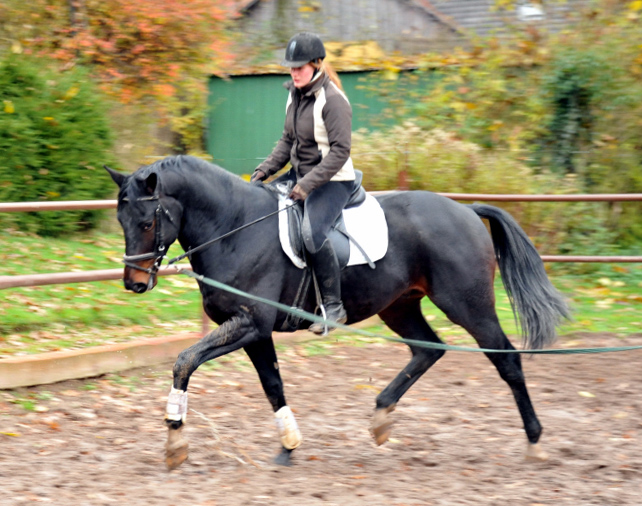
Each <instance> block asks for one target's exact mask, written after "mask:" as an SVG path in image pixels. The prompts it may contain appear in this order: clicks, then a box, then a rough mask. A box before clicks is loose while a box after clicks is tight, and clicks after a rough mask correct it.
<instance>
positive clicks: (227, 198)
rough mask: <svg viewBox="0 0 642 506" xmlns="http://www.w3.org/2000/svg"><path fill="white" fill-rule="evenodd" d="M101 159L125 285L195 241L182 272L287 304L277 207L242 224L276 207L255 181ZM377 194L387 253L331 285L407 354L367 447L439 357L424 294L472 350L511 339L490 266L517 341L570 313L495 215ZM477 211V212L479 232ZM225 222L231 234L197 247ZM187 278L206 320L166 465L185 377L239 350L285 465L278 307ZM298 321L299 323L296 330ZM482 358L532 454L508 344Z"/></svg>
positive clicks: (171, 422) (177, 379)
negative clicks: (504, 388) (264, 402)
mask: <svg viewBox="0 0 642 506" xmlns="http://www.w3.org/2000/svg"><path fill="white" fill-rule="evenodd" d="M105 168H106V169H107V170H108V172H109V174H110V175H111V177H112V179H113V181H114V182H115V183H116V184H117V185H118V186H119V188H120V190H119V193H118V205H117V217H118V220H119V222H120V224H121V226H122V229H123V232H124V237H125V256H124V262H125V269H124V276H123V280H124V286H125V288H126V289H127V290H131V291H133V292H135V293H144V292H146V291H149V290H151V289H153V287H154V286H155V285H156V282H157V277H156V272H157V269H158V266H159V264H160V262H161V261H162V259H163V258H164V256H165V253H166V251H167V249H168V248H169V246H170V245H171V244H172V243H173V242H174V241H176V240H178V242H179V243H180V245H181V247H182V248H183V250H184V251H185V252H190V251H191V250H194V251H193V252H192V253H191V254H189V259H190V263H191V267H192V269H193V271H194V272H195V273H197V274H199V275H203V276H205V277H207V278H210V279H214V280H217V281H219V282H221V283H225V284H227V285H229V286H231V287H234V288H236V289H238V290H242V291H245V292H249V293H252V294H254V295H256V296H259V297H262V298H264V299H270V300H272V301H279V302H281V303H284V304H288V305H291V304H292V302H293V301H294V300H295V297H296V296H297V293H296V292H297V289H298V287H299V285H300V281H301V278H302V270H301V269H299V268H297V267H295V266H294V264H293V263H292V261H291V260H290V259H289V258H288V257H287V256H286V255H285V254H284V253H283V250H282V248H281V245H280V242H279V238H278V215H276V214H273V215H272V216H269V217H268V218H266V219H264V220H263V221H262V222H260V223H257V224H256V225H253V226H251V227H247V228H243V227H242V225H244V224H247V223H250V222H253V221H254V220H259V219H260V218H262V217H266V216H268V215H270V213H276V209H277V200H276V199H275V197H274V194H273V193H272V192H270V191H266V189H265V187H264V185H263V183H258V184H257V183H248V182H246V181H244V180H243V179H242V178H241V177H239V176H237V175H234V174H231V173H230V172H227V171H226V170H225V169H223V168H221V167H219V166H216V165H214V164H212V163H209V162H206V161H204V160H201V159H199V158H195V157H191V156H185V155H181V156H172V157H167V158H164V159H161V160H159V161H156V162H154V163H152V164H150V165H146V166H143V167H140V168H139V169H138V170H137V171H136V172H134V173H133V174H131V175H125V174H122V173H120V172H117V171H115V170H113V169H110V168H109V167H105ZM376 199H377V200H378V201H379V203H380V205H381V207H382V209H383V211H384V214H385V217H386V220H387V223H388V239H389V246H388V250H387V252H386V254H385V256H384V257H383V258H381V259H380V260H378V261H377V262H376V263H375V269H374V270H373V269H372V268H371V267H369V266H368V265H354V266H350V267H346V268H345V269H344V270H343V271H342V272H341V292H342V299H343V303H344V306H345V309H346V311H347V314H348V321H347V324H348V325H349V324H352V323H355V322H359V321H362V320H365V319H367V318H369V317H371V316H373V315H379V317H380V318H381V320H382V321H383V322H384V323H385V324H386V325H387V326H388V327H389V328H390V329H391V330H392V331H394V332H395V333H396V334H398V335H399V336H400V337H401V338H403V339H408V340H411V343H409V348H410V352H411V356H410V361H409V362H408V364H407V365H406V366H405V367H404V368H403V370H402V371H400V372H399V374H398V375H397V376H396V377H395V378H394V379H393V380H392V381H391V382H390V384H389V385H388V386H387V387H386V388H385V389H384V390H382V391H381V392H380V393H379V395H378V396H377V397H376V404H375V407H374V415H373V418H372V424H371V427H370V431H371V433H372V435H373V437H374V438H375V441H376V443H377V444H383V443H385V442H386V441H387V439H388V438H389V435H390V432H391V426H392V418H391V416H390V413H391V412H392V411H393V410H394V409H395V406H396V405H397V403H398V402H399V400H400V399H401V397H402V396H403V395H404V393H405V392H406V391H407V390H408V389H409V388H410V387H411V386H412V385H413V384H414V383H415V382H416V381H417V380H418V379H419V378H420V377H421V376H422V375H423V374H424V373H425V372H426V371H427V370H428V369H429V368H430V367H431V366H432V365H433V364H435V363H436V362H437V361H438V360H439V359H440V358H441V357H442V356H443V355H444V353H445V351H444V350H441V349H434V348H427V347H422V346H420V345H419V344H418V343H417V341H422V342H427V343H443V341H441V339H440V338H439V337H438V336H437V334H436V332H435V331H434V330H433V329H432V328H431V326H430V324H429V323H428V322H427V321H426V319H425V318H424V316H423V314H422V311H421V301H422V299H423V298H424V297H428V298H429V299H430V300H431V301H432V303H433V304H434V305H435V306H436V307H437V308H439V309H440V310H441V311H442V312H443V313H444V314H445V315H446V316H447V317H448V319H450V321H452V322H453V323H455V324H457V325H459V326H461V327H462V328H463V329H465V330H466V331H467V332H468V333H470V335H471V336H472V337H473V338H474V339H475V340H476V341H477V343H478V344H479V346H480V347H482V348H485V349H493V350H514V349H515V348H514V347H513V345H512V344H511V342H510V341H509V340H508V338H507V337H506V334H505V333H504V331H503V330H502V328H501V326H500V324H499V320H498V317H497V313H496V311H495V293H494V277H495V271H496V268H497V266H499V271H500V274H501V277H502V281H503V283H504V286H505V288H506V291H507V293H508V295H509V299H510V301H511V305H512V307H513V312H514V314H515V317H516V321H517V322H518V323H519V326H520V328H521V332H522V337H523V341H524V346H525V347H526V348H527V349H539V348H543V347H545V346H547V345H549V344H550V343H552V342H553V341H554V340H555V338H556V327H557V326H558V325H559V324H560V323H561V322H562V320H563V319H564V318H569V309H568V306H567V303H566V300H565V299H564V297H563V296H562V294H561V293H560V292H558V291H557V290H556V289H555V288H554V287H553V285H552V284H551V282H550V280H549V278H548V276H547V274H546V271H545V269H544V265H543V263H542V260H541V258H540V256H539V255H538V253H537V251H536V249H535V247H534V245H533V243H532V242H531V241H530V239H529V238H528V236H527V235H526V234H525V232H524V231H523V230H522V229H521V227H520V226H519V225H518V224H517V222H516V221H515V220H514V219H513V218H512V216H511V215H510V214H509V213H507V212H506V211H504V210H502V209H500V208H497V207H494V206H490V205H484V204H461V203H458V202H455V201H453V200H451V199H448V198H446V197H444V196H440V195H437V194H435V193H432V192H426V191H394V192H386V193H383V194H380V195H376ZM482 218H484V219H486V220H488V222H489V230H490V233H489V230H488V229H487V228H486V226H485V224H484V221H482ZM237 228H241V230H239V231H238V232H236V233H234V234H230V235H227V236H225V237H224V238H223V239H222V240H220V241H216V242H212V243H211V244H205V243H206V242H209V241H210V240H212V239H213V238H217V237H221V236H224V235H225V234H228V233H229V232H231V231H232V230H235V229H237ZM199 245H203V246H204V247H202V248H198V246H199ZM199 288H200V291H201V294H202V298H203V306H204V310H205V312H206V314H207V315H208V316H209V317H210V318H211V319H212V320H213V321H214V322H215V323H217V324H218V326H217V327H216V328H215V329H214V330H213V331H211V332H209V333H208V334H207V335H205V336H204V337H202V338H201V339H200V340H199V341H198V342H197V343H196V344H194V345H193V346H190V347H189V348H187V349H185V350H184V351H182V352H181V353H180V354H179V355H178V357H177V359H176V362H175V364H174V367H173V386H172V388H171V391H170V394H169V397H168V403H167V414H166V416H165V422H166V424H167V428H168V437H167V444H166V465H167V467H168V468H169V469H174V468H175V467H177V466H179V465H180V464H181V463H182V462H184V461H185V459H186V458H187V457H188V446H189V445H188V441H187V438H186V436H185V435H184V434H183V429H184V427H185V426H186V416H185V415H186V413H187V388H188V383H189V380H190V376H191V375H192V374H193V373H194V371H196V369H197V368H198V367H199V366H200V365H201V364H203V363H205V362H207V361H209V360H213V359H216V358H217V357H220V356H223V355H226V354H228V353H231V352H233V351H236V350H239V349H241V348H243V349H244V350H245V352H246V353H247V355H248V356H249V358H250V360H251V362H252V364H253V365H254V367H255V368H256V371H257V373H258V375H259V379H260V382H261V385H262V387H263V390H264V392H265V395H266V397H267V399H268V401H269V403H270V405H271V406H272V409H273V411H274V413H275V418H276V422H277V428H278V432H279V436H280V442H281V447H280V452H279V453H278V455H277V456H276V458H275V462H276V463H277V464H281V465H291V464H292V461H291V459H292V452H293V450H294V449H295V448H296V447H297V446H298V445H299V444H300V442H301V434H300V431H299V429H298V426H297V424H296V420H295V418H294V415H293V414H292V411H291V409H290V407H289V406H288V405H287V403H286V399H285V395H284V390H283V382H282V380H281V376H280V373H279V365H278V360H277V355H276V352H275V348H274V342H273V338H272V333H273V332H274V331H275V330H277V329H281V328H282V325H283V323H284V321H285V319H286V317H287V315H286V313H285V312H284V311H281V310H279V309H277V308H275V307H272V306H270V305H267V304H265V303H262V302H257V301H254V300H253V299H252V300H250V299H248V298H246V297H243V296H241V295H236V294H234V293H230V292H228V291H225V290H221V289H220V288H216V287H213V286H211V285H208V284H206V283H204V282H202V281H199ZM309 291H310V292H311V293H309V294H307V295H306V297H305V298H304V300H303V303H302V305H301V308H302V309H304V310H306V311H311V312H313V311H314V309H315V306H316V300H315V296H314V290H309ZM309 324H310V322H306V321H301V322H300V323H299V325H298V328H306V327H307V326H308V325H309ZM407 344H408V343H407ZM486 356H487V357H488V359H489V360H490V361H491V362H492V364H493V365H494V366H495V367H496V368H497V371H498V372H499V375H500V377H501V378H502V379H503V380H504V381H505V382H506V383H507V384H508V386H509V387H510V389H511V391H512V394H513V396H514V399H515V402H516V404H517V408H518V411H519V413H520V415H521V418H522V422H523V425H524V431H525V433H526V438H527V446H526V454H525V457H526V458H527V459H533V460H545V459H546V458H547V455H546V452H545V451H544V449H543V448H542V447H541V443H540V436H541V434H542V426H541V424H540V422H539V420H538V418H537V415H536V413H535V410H534V408H533V405H532V403H531V400H530V397H529V394H528V391H527V388H526V383H525V378H524V373H523V371H522V366H521V359H520V356H519V354H516V353H492V352H486Z"/></svg>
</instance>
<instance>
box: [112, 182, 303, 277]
mask: <svg viewBox="0 0 642 506" xmlns="http://www.w3.org/2000/svg"><path fill="white" fill-rule="evenodd" d="M121 200H122V201H123V202H129V198H128V197H123V198H122V199H121ZM154 200H156V201H158V206H157V207H156V211H155V212H154V226H155V229H154V251H151V252H149V253H141V254H140V255H123V263H124V264H125V265H126V266H127V267H130V268H131V269H136V270H138V271H142V272H146V273H147V274H149V275H150V276H149V282H148V283H147V289H148V290H151V289H152V288H153V287H154V281H155V278H156V275H157V274H158V270H159V269H160V266H161V263H162V262H163V260H164V259H165V258H166V256H165V252H166V251H165V250H166V248H165V245H164V244H163V239H162V237H163V234H162V230H161V229H162V223H163V222H162V220H161V216H162V215H163V214H165V215H166V216H167V217H168V218H169V221H170V222H171V223H172V224H173V225H176V223H175V222H174V220H173V218H172V215H171V214H170V213H169V211H168V210H167V208H165V206H163V203H162V202H161V200H160V196H159V194H158V187H157V188H156V190H155V191H154V195H152V196H148V197H139V198H137V199H136V202H145V201H154ZM296 205H298V203H297V202H293V203H292V204H289V205H287V206H285V207H283V208H281V209H278V210H277V211H274V212H272V213H269V214H266V215H265V216H261V217H260V218H258V219H256V220H254V221H251V222H249V223H246V224H245V225H241V226H240V227H238V228H235V229H234V230H231V231H230V232H227V233H226V234H223V235H221V236H219V237H216V238H214V239H211V240H209V241H207V242H205V243H203V244H201V245H199V246H196V247H195V248H190V249H188V250H187V251H186V252H185V253H183V254H182V255H179V256H177V257H174V258H172V259H171V260H168V262H167V263H168V264H169V265H172V264H174V263H176V262H178V261H179V260H182V259H184V258H187V257H189V258H191V256H192V254H194V253H196V252H197V251H200V250H202V249H204V248H206V247H207V246H210V245H211V244H213V243H215V242H218V241H220V240H222V239H225V238H227V237H229V236H231V235H232V234H235V233H236V232H239V231H240V230H243V229H244V228H247V227H251V226H252V225H256V224H257V223H259V222H261V221H263V220H265V219H267V218H269V217H271V216H274V215H275V214H278V213H280V212H282V211H285V210H287V209H289V208H291V207H294V206H296ZM151 259H154V263H153V264H152V266H151V267H147V268H145V267H141V266H140V265H137V264H135V263H134V262H142V261H144V260H151Z"/></svg>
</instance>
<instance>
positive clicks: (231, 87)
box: [207, 71, 416, 174]
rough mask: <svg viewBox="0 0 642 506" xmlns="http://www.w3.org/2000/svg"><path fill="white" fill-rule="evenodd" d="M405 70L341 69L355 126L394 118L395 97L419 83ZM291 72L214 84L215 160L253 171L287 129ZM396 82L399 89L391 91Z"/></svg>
mask: <svg viewBox="0 0 642 506" xmlns="http://www.w3.org/2000/svg"><path fill="white" fill-rule="evenodd" d="M411 74H412V73H411V72H403V73H401V74H398V75H397V76H396V79H395V80H394V81H391V80H390V79H386V77H384V76H383V75H382V73H380V72H376V71H361V72H343V73H339V77H340V78H341V82H342V84H343V88H344V90H345V92H346V95H347V96H348V99H349V100H350V103H351V105H352V129H353V131H355V130H358V129H360V128H368V129H376V128H378V127H381V126H382V125H385V124H389V123H390V122H391V121H393V119H392V115H391V113H390V111H391V110H392V108H391V106H392V100H391V98H390V97H391V96H392V97H395V98H397V99H398V98H399V97H400V95H403V90H404V89H405V87H406V86H408V85H411V86H412V83H413V82H415V81H416V76H415V77H413V76H412V75H411ZM289 79H290V76H289V75H286V74H264V75H241V76H234V77H230V78H228V79H222V78H218V77H212V78H211V79H210V82H209V98H208V105H209V116H208V125H207V127H208V128H207V151H208V153H209V154H210V155H211V156H212V157H213V161H214V163H216V164H217V165H220V166H221V167H223V168H225V169H227V170H229V171H230V172H234V173H236V174H251V173H252V172H253V171H254V168H255V167H256V166H257V165H258V164H259V163H260V162H261V161H262V160H263V159H265V157H267V156H268V155H269V154H270V152H271V151H272V149H273V148H274V145H275V144H276V142H277V141H278V140H279V138H280V137H281V133H282V132H283V122H284V120H285V104H286V101H287V90H286V89H285V88H284V87H283V84H284V83H285V82H286V81H288V80H289ZM391 85H393V87H394V89H395V90H396V91H395V93H386V92H385V90H389V89H390V86H391Z"/></svg>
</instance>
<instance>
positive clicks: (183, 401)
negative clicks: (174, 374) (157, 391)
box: [165, 387, 187, 422]
mask: <svg viewBox="0 0 642 506" xmlns="http://www.w3.org/2000/svg"><path fill="white" fill-rule="evenodd" d="M186 417H187V392H185V391H183V390H177V389H176V388H174V387H172V389H171V390H170V392H169V397H168V398H167V412H166V414H165V419H166V420H173V421H175V422H178V421H179V420H180V421H182V422H185V418H186Z"/></svg>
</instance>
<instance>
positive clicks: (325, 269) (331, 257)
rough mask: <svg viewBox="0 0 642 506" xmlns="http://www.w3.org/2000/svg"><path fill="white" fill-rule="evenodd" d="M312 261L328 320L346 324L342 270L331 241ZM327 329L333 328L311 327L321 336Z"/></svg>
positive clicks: (316, 324)
mask: <svg viewBox="0 0 642 506" xmlns="http://www.w3.org/2000/svg"><path fill="white" fill-rule="evenodd" d="M311 260H312V267H313V268H314V273H315V275H316V277H317V280H318V281H319V290H320V291H321V299H322V300H323V305H324V307H325V311H326V319H327V320H330V321H333V322H337V323H345V322H346V320H347V319H348V315H347V314H346V310H345V309H344V308H343V303H342V302H341V269H340V268H339V260H338V259H337V255H336V253H335V252H334V248H333V247H332V243H331V242H330V240H328V239H326V240H325V242H324V243H323V244H322V245H321V247H320V248H319V250H318V251H317V252H316V253H315V254H314V255H311ZM326 329H328V330H332V327H326V325H324V324H322V323H313V324H312V325H311V326H310V331H311V332H314V333H315V334H319V335H321V334H324V333H325V332H326Z"/></svg>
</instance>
